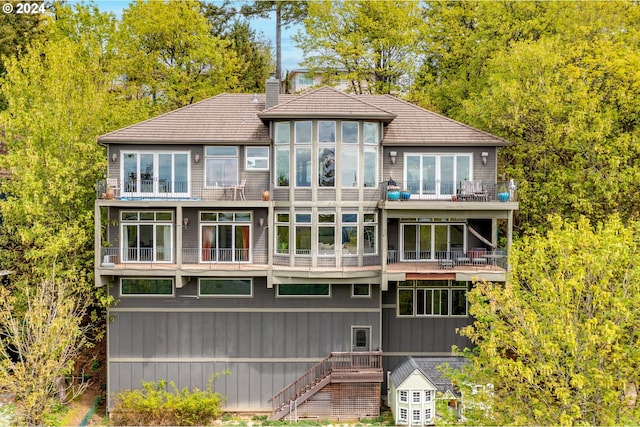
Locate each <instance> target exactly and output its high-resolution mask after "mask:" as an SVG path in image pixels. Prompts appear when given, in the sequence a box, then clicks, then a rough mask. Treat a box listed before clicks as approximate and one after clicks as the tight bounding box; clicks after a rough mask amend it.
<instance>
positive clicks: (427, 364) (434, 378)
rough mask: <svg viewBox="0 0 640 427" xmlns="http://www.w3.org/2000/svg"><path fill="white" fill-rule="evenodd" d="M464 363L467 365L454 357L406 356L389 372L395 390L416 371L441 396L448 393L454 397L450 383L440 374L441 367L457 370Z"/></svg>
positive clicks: (463, 360)
mask: <svg viewBox="0 0 640 427" xmlns="http://www.w3.org/2000/svg"><path fill="white" fill-rule="evenodd" d="M465 363H467V361H466V359H464V358H463V357H455V356H451V357H417V358H414V357H411V356H408V357H407V358H406V359H404V360H403V361H402V362H401V363H400V364H399V365H398V366H397V367H396V368H395V369H394V370H393V371H392V372H391V381H392V382H393V384H394V385H395V386H396V388H400V386H401V385H402V384H403V383H405V381H407V379H408V378H409V377H410V376H411V375H412V374H413V373H414V371H416V370H418V371H419V372H420V373H421V374H422V375H423V376H424V378H425V379H426V380H428V381H429V383H430V384H432V385H433V386H434V387H435V389H436V390H438V391H439V392H441V393H443V394H445V393H447V392H450V393H451V394H453V395H455V392H454V387H453V385H452V384H451V381H450V380H449V379H448V378H445V377H444V375H443V373H442V367H443V366H444V365H448V366H449V367H450V368H452V369H459V368H461V367H462V366H463V365H464V364H465Z"/></svg>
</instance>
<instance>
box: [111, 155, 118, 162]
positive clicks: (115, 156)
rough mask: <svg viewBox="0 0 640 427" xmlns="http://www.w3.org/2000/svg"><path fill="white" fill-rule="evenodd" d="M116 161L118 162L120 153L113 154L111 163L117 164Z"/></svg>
mask: <svg viewBox="0 0 640 427" xmlns="http://www.w3.org/2000/svg"><path fill="white" fill-rule="evenodd" d="M116 160H118V153H113V154H111V161H112V162H115V161H116Z"/></svg>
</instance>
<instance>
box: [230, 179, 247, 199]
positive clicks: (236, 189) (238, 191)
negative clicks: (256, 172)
mask: <svg viewBox="0 0 640 427" xmlns="http://www.w3.org/2000/svg"><path fill="white" fill-rule="evenodd" d="M246 184H247V180H246V179H243V180H242V181H240V184H238V185H232V186H231V190H232V191H233V200H236V195H238V194H240V199H241V200H247V199H245V197H244V187H245V185H246Z"/></svg>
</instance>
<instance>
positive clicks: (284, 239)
mask: <svg viewBox="0 0 640 427" xmlns="http://www.w3.org/2000/svg"><path fill="white" fill-rule="evenodd" d="M276 253H277V254H288V253H289V214H288V213H276Z"/></svg>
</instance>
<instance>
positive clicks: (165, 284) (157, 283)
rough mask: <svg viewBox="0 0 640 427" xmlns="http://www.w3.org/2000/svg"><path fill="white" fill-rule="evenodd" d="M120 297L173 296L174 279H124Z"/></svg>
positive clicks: (121, 280) (121, 284) (121, 281)
mask: <svg viewBox="0 0 640 427" xmlns="http://www.w3.org/2000/svg"><path fill="white" fill-rule="evenodd" d="M120 295H122V296H136V295H144V296H149V295H173V279H146V278H138V277H136V278H133V277H132V278H122V279H120Z"/></svg>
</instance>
